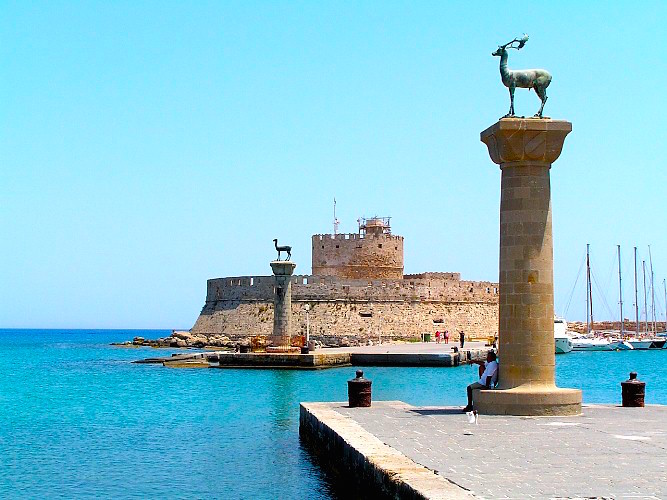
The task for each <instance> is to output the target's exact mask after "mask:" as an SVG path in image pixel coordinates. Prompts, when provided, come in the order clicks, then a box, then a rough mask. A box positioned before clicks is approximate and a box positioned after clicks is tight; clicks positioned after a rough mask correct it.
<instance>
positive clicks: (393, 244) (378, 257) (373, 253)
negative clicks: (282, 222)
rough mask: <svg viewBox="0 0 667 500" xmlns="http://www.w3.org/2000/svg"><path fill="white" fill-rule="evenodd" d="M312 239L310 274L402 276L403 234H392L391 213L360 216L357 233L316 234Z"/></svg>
mask: <svg viewBox="0 0 667 500" xmlns="http://www.w3.org/2000/svg"><path fill="white" fill-rule="evenodd" d="M312 243H313V245H312V259H313V261H312V266H313V275H316V276H336V277H339V278H347V279H403V237H402V236H396V235H393V234H391V226H390V217H373V218H370V219H365V218H362V219H360V220H359V233H358V234H355V233H350V234H316V235H314V236H313V239H312Z"/></svg>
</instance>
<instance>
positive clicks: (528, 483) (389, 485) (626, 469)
mask: <svg viewBox="0 0 667 500" xmlns="http://www.w3.org/2000/svg"><path fill="white" fill-rule="evenodd" d="M666 419H667V407H665V406H659V405H651V406H647V407H645V408H621V407H619V406H613V405H585V406H584V407H583V414H582V415H579V416H571V417H519V416H507V415H483V416H481V417H480V418H479V421H478V423H477V424H470V423H468V420H467V416H466V415H464V414H462V413H461V412H460V409H459V408H451V407H415V406H411V405H409V404H406V403H402V402H400V401H380V402H377V401H373V406H371V407H370V408H349V407H347V403H346V402H345V403H302V404H301V409H300V431H299V432H300V434H301V436H302V437H303V439H304V440H305V441H306V442H309V443H312V446H311V448H312V449H313V450H314V451H315V452H316V453H318V454H319V455H320V456H321V460H320V462H321V463H322V465H323V466H324V467H327V468H329V469H330V470H332V471H333V472H338V473H339V474H340V476H341V478H344V480H346V481H348V482H349V481H352V480H355V479H356V480H357V481H358V482H359V483H360V484H359V485H358V486H359V487H360V488H362V489H363V490H364V491H367V490H368V489H369V488H374V492H371V493H365V494H364V496H365V497H368V498H373V497H379V496H380V495H382V496H385V497H388V498H471V497H475V498H498V499H507V498H545V499H546V498H667V475H665V470H666V468H667V454H665V450H666V449H667V430H665V427H664V422H665V421H666Z"/></svg>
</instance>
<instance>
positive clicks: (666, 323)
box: [662, 280, 667, 332]
mask: <svg viewBox="0 0 667 500" xmlns="http://www.w3.org/2000/svg"><path fill="white" fill-rule="evenodd" d="M662 286H663V288H664V290H665V328H664V330H663V332H667V280H662Z"/></svg>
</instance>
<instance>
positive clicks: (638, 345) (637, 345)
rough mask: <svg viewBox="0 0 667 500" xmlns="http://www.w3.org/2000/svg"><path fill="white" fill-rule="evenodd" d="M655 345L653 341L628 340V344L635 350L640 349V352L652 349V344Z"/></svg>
mask: <svg viewBox="0 0 667 500" xmlns="http://www.w3.org/2000/svg"><path fill="white" fill-rule="evenodd" d="M652 343H653V341H652V340H632V339H630V340H628V344H630V345H631V346H632V348H633V349H638V350H642V351H643V350H645V349H648V348H649V347H651V344H652Z"/></svg>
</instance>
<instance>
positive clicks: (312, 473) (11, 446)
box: [0, 330, 667, 499]
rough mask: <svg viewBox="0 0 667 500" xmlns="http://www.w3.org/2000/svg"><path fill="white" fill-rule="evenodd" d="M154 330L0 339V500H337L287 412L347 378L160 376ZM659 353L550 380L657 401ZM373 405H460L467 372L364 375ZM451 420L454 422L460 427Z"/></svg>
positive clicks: (173, 372)
mask: <svg viewBox="0 0 667 500" xmlns="http://www.w3.org/2000/svg"><path fill="white" fill-rule="evenodd" d="M169 333H170V331H164V330H152V331H148V330H0V497H2V498H17V497H20V498H25V497H30V498H37V497H48V498H53V497H66V498H72V497H77V498H82V497H104V498H109V497H113V498H128V497H132V498H139V497H144V498H145V497H149V498H155V497H161V498H185V497H187V498H203V497H217V498H252V499H262V498H285V499H290V498H308V499H311V498H313V499H318V498H322V499H324V498H342V497H344V496H345V489H344V485H339V484H336V482H335V481H334V480H332V478H331V477H329V476H328V475H327V474H326V473H325V472H323V471H322V470H321V469H320V468H319V466H318V465H317V463H316V458H315V457H313V456H312V455H311V453H310V452H309V451H308V449H306V448H304V446H302V445H301V443H300V441H299V436H298V426H299V402H300V401H345V400H346V398H347V384H346V381H347V380H348V379H350V378H352V377H353V376H354V371H355V368H354V367H347V368H336V369H329V370H321V371H289V370H261V369H257V370H234V369H225V370H211V369H173V368H165V367H163V366H161V365H140V364H133V363H131V361H134V360H137V359H142V358H145V357H149V356H154V355H156V353H159V354H163V355H169V353H171V352H176V350H169V349H165V350H160V351H156V350H155V349H151V348H122V347H113V346H110V345H109V343H111V342H115V341H123V340H127V339H131V338H132V337H134V336H136V335H140V336H142V337H147V338H157V337H162V336H166V335H168V334H169ZM666 363H667V350H662V351H641V352H640V351H622V352H611V353H607V352H590V353H583V352H578V353H570V354H565V355H559V356H556V365H557V383H558V385H560V386H563V387H576V388H580V389H582V390H583V391H584V392H583V394H584V402H587V403H620V398H621V389H620V385H619V384H620V382H621V381H623V380H626V379H627V378H628V373H629V372H630V371H632V370H635V371H637V372H638V373H639V378H640V379H641V380H643V381H644V382H646V384H647V386H646V402H647V404H667V368H666V367H665V364H666ZM364 372H365V376H366V377H367V378H370V379H371V380H373V398H374V399H378V400H381V399H385V400H402V401H405V402H408V403H411V404H415V405H464V403H465V386H466V385H467V384H469V383H470V382H472V381H474V380H475V378H476V373H477V369H476V367H470V366H462V367H458V368H372V367H366V368H364ZM462 417H463V416H462Z"/></svg>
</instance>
